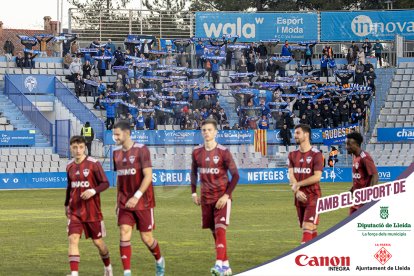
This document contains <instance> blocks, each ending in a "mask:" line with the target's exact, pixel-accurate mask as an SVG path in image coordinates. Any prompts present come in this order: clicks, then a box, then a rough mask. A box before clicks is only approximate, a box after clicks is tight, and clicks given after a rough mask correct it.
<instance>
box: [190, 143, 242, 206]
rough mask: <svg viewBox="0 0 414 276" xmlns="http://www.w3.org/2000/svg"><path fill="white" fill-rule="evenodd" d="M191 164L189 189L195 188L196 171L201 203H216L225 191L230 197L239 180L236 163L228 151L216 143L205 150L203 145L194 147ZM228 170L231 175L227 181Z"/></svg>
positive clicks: (194, 190)
mask: <svg viewBox="0 0 414 276" xmlns="http://www.w3.org/2000/svg"><path fill="white" fill-rule="evenodd" d="M192 159H193V160H192V166H191V190H192V193H195V192H196V190H197V172H198V173H199V174H200V182H201V204H212V203H216V202H217V200H219V198H220V197H222V196H223V195H224V194H225V193H226V194H228V195H229V196H230V197H231V193H232V192H233V190H234V188H235V187H236V184H237V181H238V180H239V173H238V170H237V166H236V163H234V160H233V157H232V155H231V153H230V151H229V150H228V149H227V148H226V147H224V146H222V145H220V144H217V147H215V148H214V149H212V150H210V151H207V150H206V149H205V147H204V145H202V146H198V147H196V148H194V150H193V154H192ZM228 171H230V174H231V176H232V178H231V181H229V177H228V174H227V173H228Z"/></svg>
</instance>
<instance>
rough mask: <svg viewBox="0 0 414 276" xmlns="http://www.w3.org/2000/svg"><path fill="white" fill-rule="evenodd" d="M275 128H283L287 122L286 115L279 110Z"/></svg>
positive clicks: (276, 115)
mask: <svg viewBox="0 0 414 276" xmlns="http://www.w3.org/2000/svg"><path fill="white" fill-rule="evenodd" d="M274 119H275V122H276V123H275V125H274V127H275V129H282V128H283V124H284V123H285V116H284V115H283V112H277V113H276V114H275V118H274Z"/></svg>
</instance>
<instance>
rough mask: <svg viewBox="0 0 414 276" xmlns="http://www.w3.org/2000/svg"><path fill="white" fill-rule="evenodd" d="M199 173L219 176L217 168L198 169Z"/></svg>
mask: <svg viewBox="0 0 414 276" xmlns="http://www.w3.org/2000/svg"><path fill="white" fill-rule="evenodd" d="M199 172H200V173H202V174H219V173H220V170H219V169H218V168H200V170H199Z"/></svg>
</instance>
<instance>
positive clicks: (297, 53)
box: [292, 48, 302, 71]
mask: <svg viewBox="0 0 414 276" xmlns="http://www.w3.org/2000/svg"><path fill="white" fill-rule="evenodd" d="M292 55H293V59H294V60H295V62H296V70H298V71H299V70H300V61H301V60H302V49H300V48H296V49H294V50H293V53H292Z"/></svg>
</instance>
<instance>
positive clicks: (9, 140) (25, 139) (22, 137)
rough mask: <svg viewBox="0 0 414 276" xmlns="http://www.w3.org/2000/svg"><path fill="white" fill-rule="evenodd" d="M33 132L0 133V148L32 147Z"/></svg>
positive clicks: (33, 142)
mask: <svg viewBox="0 0 414 276" xmlns="http://www.w3.org/2000/svg"><path fill="white" fill-rule="evenodd" d="M35 134H36V131H35V130H10V131H0V146H34V144H35Z"/></svg>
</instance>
